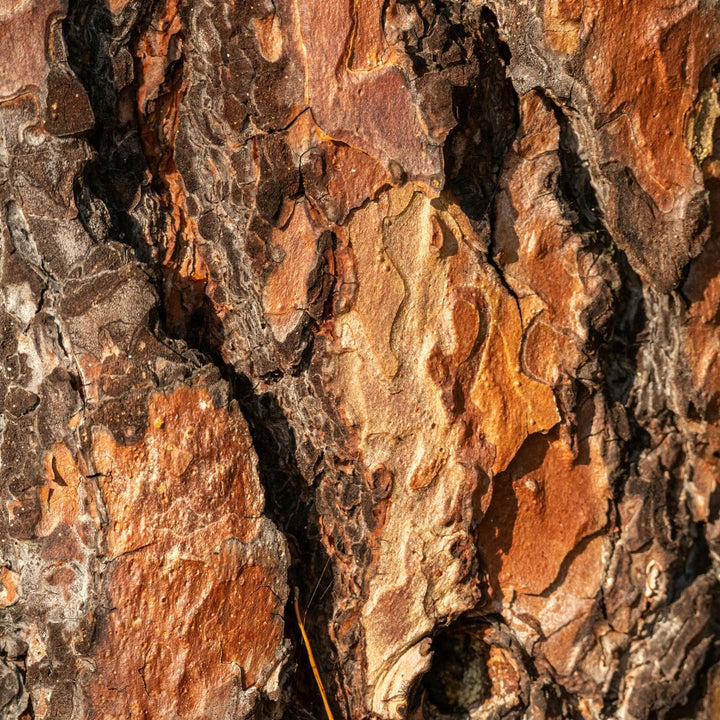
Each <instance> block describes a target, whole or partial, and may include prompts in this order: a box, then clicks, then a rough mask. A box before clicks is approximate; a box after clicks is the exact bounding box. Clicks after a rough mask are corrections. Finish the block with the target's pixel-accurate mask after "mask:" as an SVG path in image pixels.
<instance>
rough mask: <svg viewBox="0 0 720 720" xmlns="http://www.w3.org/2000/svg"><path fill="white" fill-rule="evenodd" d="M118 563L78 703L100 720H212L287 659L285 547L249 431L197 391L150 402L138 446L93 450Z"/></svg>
mask: <svg viewBox="0 0 720 720" xmlns="http://www.w3.org/2000/svg"><path fill="white" fill-rule="evenodd" d="M93 455H94V460H95V464H96V467H97V470H98V472H99V473H101V477H100V486H101V489H102V493H103V497H104V500H105V505H106V508H107V513H108V516H109V530H108V549H109V553H110V556H111V558H113V560H114V563H113V565H112V570H111V572H110V574H109V579H108V589H107V595H108V600H107V605H108V607H109V608H111V610H110V611H109V612H108V614H107V616H106V617H105V618H104V620H103V621H102V622H101V623H100V625H99V633H98V641H97V644H96V646H95V655H94V659H95V662H96V665H97V674H96V675H94V676H92V678H91V680H90V682H89V684H88V686H87V694H88V697H89V699H90V704H91V705H92V707H93V708H96V709H97V712H98V715H97V717H102V718H118V717H123V718H138V719H139V718H146V717H153V718H166V717H167V718H170V717H172V718H178V717H182V718H200V717H202V718H220V717H225V715H224V714H223V713H226V712H228V711H229V710H228V708H230V707H233V705H232V703H233V702H236V701H237V699H235V700H233V697H235V695H236V694H237V692H238V691H239V690H242V689H245V688H248V687H250V686H252V685H254V684H255V683H263V684H267V683H268V681H269V678H270V676H271V675H272V673H273V672H274V671H275V670H276V668H277V667H278V666H279V664H280V662H281V661H282V659H283V652H282V643H283V620H282V611H283V607H284V602H285V596H286V595H287V588H286V586H285V581H284V571H283V568H284V566H285V563H286V559H285V546H284V542H283V540H282V537H281V536H280V535H279V534H278V533H277V531H276V530H275V528H274V526H272V525H271V524H270V523H269V521H267V520H265V519H263V518H262V515H261V513H262V508H263V493H262V488H261V486H260V483H259V481H258V478H257V474H256V471H255V455H254V452H253V450H252V447H251V441H250V438H249V435H248V430H247V426H246V424H245V421H244V420H243V418H242V417H241V415H240V414H239V413H238V412H228V411H227V410H226V409H223V408H216V407H215V406H214V405H213V402H212V399H211V398H210V395H209V394H208V392H207V390H205V389H204V388H199V389H198V388H194V389H193V388H189V387H181V388H179V389H177V390H175V391H174V392H172V393H171V394H166V395H161V394H156V395H153V396H152V397H151V398H150V400H149V407H148V426H147V431H146V433H145V436H144V438H143V440H142V442H140V443H138V444H136V445H132V446H121V445H117V444H116V443H115V441H114V440H113V438H112V436H111V435H110V434H109V433H107V432H104V431H101V432H98V433H97V434H96V435H95V436H94V438H93Z"/></svg>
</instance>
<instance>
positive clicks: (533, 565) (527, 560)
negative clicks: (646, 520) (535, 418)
mask: <svg viewBox="0 0 720 720" xmlns="http://www.w3.org/2000/svg"><path fill="white" fill-rule="evenodd" d="M588 452H589V458H587V459H585V458H582V459H578V458H575V457H574V456H573V453H572V450H571V448H569V447H568V446H567V444H566V443H565V442H564V441H563V440H562V439H559V438H557V437H554V438H553V437H552V435H551V436H550V437H549V438H546V437H542V436H539V435H534V436H531V437H529V438H528V439H527V440H526V442H525V443H524V445H523V447H522V448H521V450H520V451H519V453H518V455H517V457H516V458H515V460H514V461H513V462H512V464H511V465H510V467H509V468H508V470H507V471H506V472H504V473H502V474H501V475H499V476H498V477H496V478H495V480H494V483H493V498H492V502H491V503H490V507H489V508H488V510H487V512H486V514H485V516H484V517H483V519H482V521H481V522H480V525H479V529H478V540H479V544H480V548H481V550H482V552H483V555H484V556H485V560H486V564H487V567H488V571H489V574H490V577H491V584H493V585H495V587H494V588H493V592H494V593H495V594H497V593H499V594H501V595H504V594H506V591H507V590H509V589H510V587H511V586H512V588H514V589H515V590H517V591H519V592H522V593H531V594H539V593H541V592H543V591H544V590H546V589H547V588H548V587H549V586H550V584H551V583H552V582H553V581H554V580H555V578H556V577H557V575H558V573H559V572H560V568H561V566H562V563H563V561H564V560H565V558H566V557H567V555H568V553H569V552H570V551H571V550H573V549H574V548H575V547H576V546H577V545H578V543H579V542H580V541H581V540H582V539H583V538H585V537H587V536H589V535H591V534H593V533H596V532H598V531H599V530H600V529H602V528H603V527H604V525H605V523H606V521H607V512H608V493H609V490H608V484H607V477H606V473H605V468H604V465H603V463H602V460H601V456H600V453H599V451H598V450H597V449H596V448H593V447H592V445H591V447H590V450H589V451H588Z"/></svg>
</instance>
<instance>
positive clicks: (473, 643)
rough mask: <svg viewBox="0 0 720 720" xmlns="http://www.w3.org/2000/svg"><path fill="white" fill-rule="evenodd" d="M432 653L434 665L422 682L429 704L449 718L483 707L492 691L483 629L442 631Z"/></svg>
mask: <svg viewBox="0 0 720 720" xmlns="http://www.w3.org/2000/svg"><path fill="white" fill-rule="evenodd" d="M432 650H433V660H432V665H431V666H430V670H429V671H428V672H427V674H426V675H425V677H424V678H423V681H422V684H423V686H424V688H425V690H426V691H427V694H426V699H427V701H428V702H429V703H431V704H432V705H434V706H435V708H436V709H437V710H438V711H439V712H440V713H443V714H449V715H457V714H460V713H467V712H468V711H469V710H470V708H472V707H475V706H477V705H480V704H482V703H483V702H484V701H485V700H486V698H487V697H488V693H489V691H490V679H489V676H488V667H487V659H488V655H489V650H490V648H489V646H488V645H487V643H485V642H484V640H483V634H482V629H481V627H478V626H473V625H471V626H460V627H457V626H453V627H450V628H448V629H445V630H441V631H440V632H439V633H438V634H437V636H436V637H435V639H434V640H433V645H432Z"/></svg>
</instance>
